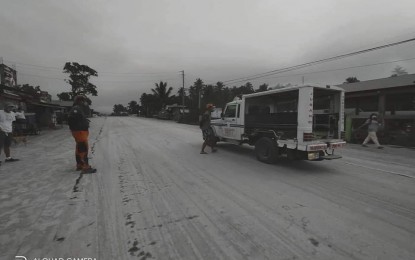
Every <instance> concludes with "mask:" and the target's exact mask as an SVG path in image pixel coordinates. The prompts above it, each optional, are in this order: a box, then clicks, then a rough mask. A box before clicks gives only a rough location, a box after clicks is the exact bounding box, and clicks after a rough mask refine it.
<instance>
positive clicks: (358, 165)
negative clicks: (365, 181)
mask: <svg viewBox="0 0 415 260" xmlns="http://www.w3.org/2000/svg"><path fill="white" fill-rule="evenodd" d="M345 164H349V165H354V166H357V167H362V168H366V169H371V170H375V171H380V172H385V173H390V174H395V175H400V176H403V177H407V178H412V179H415V176H411V175H407V174H404V173H399V172H392V171H386V170H382V169H378V168H373V167H369V166H365V165H361V164H356V163H350V162H345Z"/></svg>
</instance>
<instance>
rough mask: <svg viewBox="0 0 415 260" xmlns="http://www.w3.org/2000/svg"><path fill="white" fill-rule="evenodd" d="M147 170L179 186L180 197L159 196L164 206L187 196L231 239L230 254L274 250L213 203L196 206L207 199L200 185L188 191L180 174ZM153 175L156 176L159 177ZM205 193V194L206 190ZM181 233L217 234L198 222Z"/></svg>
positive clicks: (204, 238)
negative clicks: (201, 195)
mask: <svg viewBox="0 0 415 260" xmlns="http://www.w3.org/2000/svg"><path fill="white" fill-rule="evenodd" d="M130 136H131V135H130ZM154 145H156V144H154ZM142 148H143V149H145V147H142ZM143 159H144V161H146V160H145V159H146V158H143ZM160 159H161V158H160ZM163 159H166V158H163ZM147 160H148V158H147ZM160 161H164V160H160ZM165 163H166V164H167V162H165ZM168 163H171V162H168ZM174 166H176V167H177V165H174ZM158 167H159V166H158ZM148 171H149V173H150V172H151V174H148V177H149V178H150V179H152V180H153V182H154V183H161V184H163V183H164V182H165V181H164V182H163V178H168V180H169V182H173V183H175V185H177V186H178V187H180V188H179V191H180V193H181V194H182V196H180V197H177V195H176V194H175V193H172V192H170V191H169V190H166V191H165V193H167V194H166V195H165V196H162V197H161V200H162V201H164V204H165V205H175V204H177V202H178V201H181V200H183V196H185V197H186V198H187V200H188V201H189V202H190V203H188V204H191V205H194V206H195V207H196V208H198V210H199V211H200V212H202V213H204V216H203V217H204V218H206V219H208V220H209V221H210V224H211V225H213V226H215V227H216V230H218V231H219V232H220V231H221V230H225V232H222V233H221V236H225V237H227V240H228V241H233V242H231V243H232V247H234V248H235V249H237V250H236V251H235V252H234V253H233V254H234V255H239V257H240V256H243V257H244V258H248V257H249V255H250V250H253V251H255V252H264V251H267V250H268V251H269V250H271V251H273V250H274V249H272V248H273V247H272V246H271V245H269V247H268V248H267V249H266V248H264V247H262V245H261V244H262V242H259V241H258V240H257V239H256V238H255V237H253V236H252V235H250V231H249V230H248V231H243V230H242V229H241V223H240V222H234V221H233V220H232V218H230V217H229V216H224V215H223V212H218V211H217V210H216V208H215V205H210V206H209V205H208V209H209V211H211V212H209V213H208V212H207V211H206V209H204V208H202V207H201V206H200V207H199V206H198V204H199V203H200V202H204V203H207V202H205V201H204V200H205V198H202V197H200V196H199V195H198V194H197V193H198V192H200V190H198V189H201V190H203V187H197V188H196V189H197V191H196V190H193V189H192V190H190V191H189V190H186V188H184V186H183V185H181V181H183V183H188V182H189V180H187V181H186V180H183V176H176V177H179V179H181V180H180V181H178V179H176V180H174V179H172V176H169V175H166V176H164V175H162V174H161V172H158V171H151V170H150V169H148ZM184 171H187V172H189V173H191V170H190V169H185V170H184ZM172 172H173V173H174V172H175V170H173V171H172ZM188 177H190V176H188ZM156 178H158V180H157V179H156ZM192 178H194V177H192ZM185 179H186V178H185ZM185 186H186V185H185ZM188 186H189V185H187V186H186V187H188ZM190 186H191V185H190ZM214 192H217V191H212V193H214ZM204 195H206V193H205V194H204ZM196 197H197V198H198V199H197V200H196V199H195V198H196ZM223 197H225V198H226V195H225V196H223ZM199 200H200V201H199ZM230 204H233V202H231V203H230ZM153 205H154V206H155V207H157V205H156V204H155V203H153ZM239 206H240V208H242V209H243V205H239ZM165 207H167V206H165ZM156 210H157V211H158V212H160V211H161V212H162V211H163V209H160V208H159V209H156ZM180 210H181V211H182V212H184V213H183V215H185V214H186V211H185V209H183V208H180ZM212 212H214V213H215V217H214V218H212V217H211V216H210V215H212ZM186 227H187V226H186ZM263 229H264V230H266V228H263ZM229 230H232V232H226V231H229ZM252 231H253V230H252ZM172 232H173V230H172ZM182 232H184V233H187V235H186V236H187V237H189V238H190V237H193V238H192V240H191V241H215V238H217V237H216V235H215V237H209V236H208V235H209V234H205V233H206V231H205V230H204V228H203V227H201V225H198V226H195V225H194V226H193V227H191V228H189V227H187V230H183V231H182ZM196 233H198V234H199V237H195V236H194V234H196ZM254 233H255V232H254ZM238 236H239V238H238ZM235 239H236V240H235ZM279 239H281V238H279ZM221 240H223V238H221ZM242 241H244V242H242ZM241 242H242V243H241ZM205 243H206V242H205ZM205 243H204V244H201V245H199V246H198V248H202V250H201V252H203V251H204V250H203V248H204V247H206V246H205ZM247 243H248V244H247ZM266 244H267V243H266ZM285 244H286V245H288V244H291V245H293V244H295V243H293V241H287V242H286V243H285ZM243 245H246V247H245V248H244V246H243ZM193 247H194V246H193ZM209 247H210V248H211V249H210V250H212V249H213V248H215V247H216V248H217V249H219V251H217V252H220V251H221V250H220V248H221V247H220V246H219V245H216V246H215V245H210V246H209ZM247 248H250V250H247ZM254 248H256V249H254ZM227 249H229V248H227ZM195 253H196V252H195ZM281 253H282V252H278V251H274V253H273V254H279V255H281ZM304 253H305V255H307V253H308V252H304ZM196 254H197V253H196ZM199 254H200V253H199ZM273 254H272V255H273ZM197 255H198V254H197ZM219 255H222V256H223V255H227V254H225V253H223V252H222V253H220V254H219ZM294 255H295V254H294ZM228 256H229V255H228ZM291 256H292V255H291ZM287 257H290V256H289V255H287Z"/></svg>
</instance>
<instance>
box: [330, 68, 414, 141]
mask: <svg viewBox="0 0 415 260" xmlns="http://www.w3.org/2000/svg"><path fill="white" fill-rule="evenodd" d="M338 86H339V87H341V88H343V89H344V90H345V91H346V95H345V113H346V128H345V129H346V140H347V141H352V142H353V141H356V142H360V141H361V139H362V138H364V136H365V135H366V133H365V132H364V131H363V132H362V131H355V130H356V128H357V127H358V126H359V125H361V124H362V123H363V122H364V121H365V119H367V118H368V117H369V115H370V114H372V113H376V114H378V117H379V119H380V120H381V121H383V122H384V123H385V124H384V129H383V131H382V133H380V134H379V135H380V136H379V137H380V139H381V141H382V142H383V143H385V144H396V145H406V146H415V74H407V75H401V76H396V77H389V78H382V79H375V80H368V81H361V82H355V83H344V84H341V85H338Z"/></svg>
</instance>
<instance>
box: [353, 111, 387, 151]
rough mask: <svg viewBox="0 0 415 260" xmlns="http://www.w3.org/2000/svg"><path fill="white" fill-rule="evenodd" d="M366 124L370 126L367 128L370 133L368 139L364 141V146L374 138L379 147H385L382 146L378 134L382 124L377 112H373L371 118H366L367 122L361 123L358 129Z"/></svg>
mask: <svg viewBox="0 0 415 260" xmlns="http://www.w3.org/2000/svg"><path fill="white" fill-rule="evenodd" d="M364 126H368V128H367V131H368V134H367V137H366V139H365V140H364V141H363V144H362V146H363V147H367V143H368V142H369V141H370V140H372V141H373V142H374V143H375V144H376V146H377V147H378V149H383V146H381V145H380V144H379V141H378V137H377V135H376V132H377V131H378V130H379V128H380V126H381V124H380V123H379V122H378V120H377V116H376V114H371V115H370V117H369V119H368V120H366V122H365V123H364V124H363V125H361V126H360V127H359V128H358V129H360V128H362V127H364Z"/></svg>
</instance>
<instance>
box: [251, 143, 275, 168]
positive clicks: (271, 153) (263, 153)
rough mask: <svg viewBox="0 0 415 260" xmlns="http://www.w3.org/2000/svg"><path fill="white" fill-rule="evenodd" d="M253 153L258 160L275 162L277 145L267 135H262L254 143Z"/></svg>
mask: <svg viewBox="0 0 415 260" xmlns="http://www.w3.org/2000/svg"><path fill="white" fill-rule="evenodd" d="M255 155H256V158H257V159H258V161H261V162H264V163H275V161H276V160H277V157H278V146H277V145H276V143H275V142H274V140H272V139H271V138H269V137H262V138H260V139H259V140H258V141H257V142H256V143H255Z"/></svg>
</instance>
